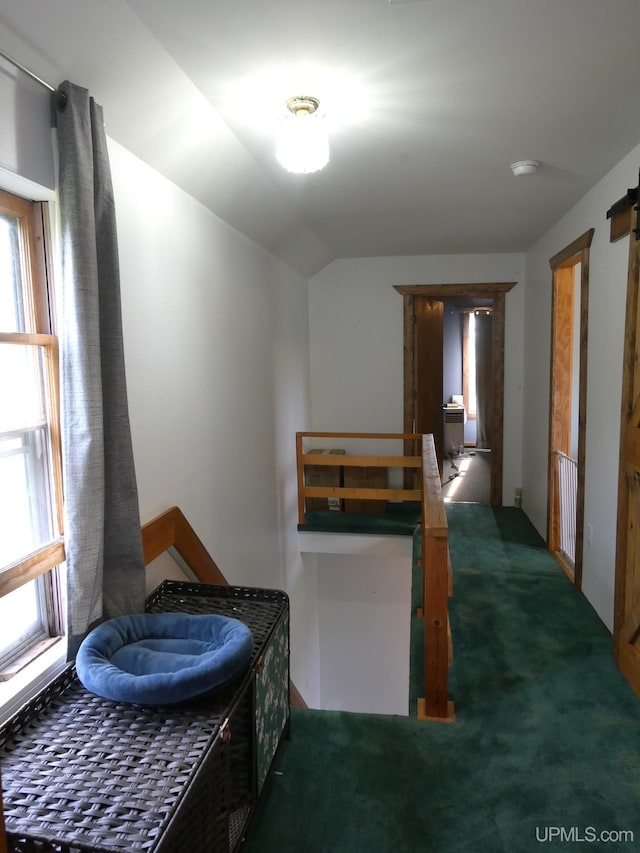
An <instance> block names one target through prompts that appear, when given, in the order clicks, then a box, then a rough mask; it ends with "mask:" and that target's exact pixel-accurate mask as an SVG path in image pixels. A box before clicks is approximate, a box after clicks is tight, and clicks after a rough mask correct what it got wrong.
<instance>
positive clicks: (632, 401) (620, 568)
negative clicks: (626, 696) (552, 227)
mask: <svg viewBox="0 0 640 853" xmlns="http://www.w3.org/2000/svg"><path fill="white" fill-rule="evenodd" d="M629 239H630V246H629V277H628V285H627V317H626V329H625V356H624V372H623V380H622V420H621V435H620V476H619V490H618V536H617V553H616V612H615V628H614V635H615V650H616V660H617V663H618V666H619V667H620V670H621V671H622V673H623V675H624V676H625V678H626V679H627V680H628V681H629V683H630V684H631V686H632V687H633V689H634V690H635V692H636V693H637V694H638V695H639V696H640V360H639V359H638V355H639V354H640V343H639V342H640V300H639V299H638V286H639V283H640V277H639V270H640V240H638V236H637V234H635V233H634V232H633V231H631V234H630V237H629Z"/></svg>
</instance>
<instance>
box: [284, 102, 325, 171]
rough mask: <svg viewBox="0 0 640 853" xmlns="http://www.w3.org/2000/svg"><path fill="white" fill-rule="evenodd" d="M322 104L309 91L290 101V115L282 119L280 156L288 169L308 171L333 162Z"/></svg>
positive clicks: (288, 104) (288, 107)
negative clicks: (330, 156) (330, 161)
mask: <svg viewBox="0 0 640 853" xmlns="http://www.w3.org/2000/svg"><path fill="white" fill-rule="evenodd" d="M319 107H320V101H319V100H318V99H317V98H312V97H310V96H309V95H296V96H295V97H294V98H289V100H288V101H287V109H288V110H289V115H286V116H285V117H284V118H283V120H282V124H281V127H280V132H279V134H278V140H277V144H276V157H277V158H278V161H279V162H280V163H281V165H282V166H284V168H285V169H286V170H287V171H288V172H294V173H296V174H305V175H307V174H310V173H311V172H317V171H319V170H320V169H323V168H324V167H325V166H326V165H327V163H328V162H329V137H328V135H327V128H326V122H325V118H324V116H323V115H321V114H320V112H319Z"/></svg>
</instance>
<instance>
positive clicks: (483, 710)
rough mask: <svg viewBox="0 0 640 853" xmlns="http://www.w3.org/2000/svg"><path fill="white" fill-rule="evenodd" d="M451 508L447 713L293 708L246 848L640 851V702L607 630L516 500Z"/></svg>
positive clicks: (416, 638)
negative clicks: (421, 716)
mask: <svg viewBox="0 0 640 853" xmlns="http://www.w3.org/2000/svg"><path fill="white" fill-rule="evenodd" d="M447 515H448V517H449V530H450V549H451V559H452V564H453V571H454V598H453V599H452V601H451V608H450V612H451V623H452V634H453V642H454V667H453V669H452V670H451V678H450V691H449V693H450V697H451V698H452V699H453V700H454V701H455V707H456V717H457V720H456V722H455V723H453V724H443V723H424V722H419V721H418V720H416V719H415V716H409V717H385V716H378V715H365V714H351V713H345V712H326V711H312V710H295V709H294V711H293V714H292V737H291V740H290V741H288V742H286V743H284V744H283V747H282V748H281V750H280V752H279V754H278V756H277V757H276V761H275V763H274V769H273V772H272V773H271V774H270V777H269V779H268V780H267V783H266V785H265V788H264V791H263V794H262V797H261V799H260V802H259V804H258V808H257V811H256V814H255V816H254V820H253V822H252V825H251V828H250V831H249V834H248V837H247V842H246V848H245V849H246V851H247V853H294V851H295V853H343V851H344V853H359V852H360V851H362V853H365V851H366V853H404V851H407V853H408V851H412V853H415V851H429V853H430V851H433V853H458V851H484V853H501V851H504V853H513V852H514V851H515V852H516V853H517V851H535V850H558V851H586V850H589V851H601V850H602V851H605V850H606V851H614V850H616V851H617V850H621V851H626V850H629V851H631V850H640V702H639V701H638V700H637V699H636V698H635V696H634V694H633V693H632V691H631V690H630V688H629V687H628V686H627V684H626V682H625V681H624V679H623V678H622V676H621V675H620V674H619V672H618V670H617V669H616V667H615V665H614V663H613V659H612V643H611V637H610V635H609V633H608V631H607V630H606V628H605V627H604V626H603V625H602V623H601V622H600V620H599V619H598V617H597V616H596V614H595V613H594V611H593V610H592V608H591V607H590V606H589V604H588V603H587V602H586V600H585V599H584V597H583V596H582V595H581V594H580V593H578V592H576V591H575V590H574V589H573V587H572V586H571V584H570V583H569V581H568V580H567V578H566V577H565V575H564V574H563V573H562V571H561V570H560V569H559V567H558V566H557V564H556V563H555V561H554V560H553V559H552V558H551V557H550V555H549V553H548V552H547V551H546V549H545V548H544V543H543V542H542V540H541V539H540V537H539V536H538V534H537V533H536V531H535V530H534V529H533V527H532V526H531V525H530V523H529V522H528V520H527V518H526V516H525V515H524V514H523V513H522V512H521V511H520V510H517V509H513V508H500V509H495V508H491V507H489V506H484V505H472V504H450V505H449V506H448V507H447ZM417 545H418V543H416V547H417ZM416 577H417V575H416ZM414 596H415V593H414ZM420 643H421V636H420V626H419V624H416V625H415V626H414V627H413V628H412V678H411V685H410V692H411V697H410V706H411V708H412V709H413V708H414V707H415V698H416V696H417V695H423V689H422V687H421V685H420V677H421V669H422V664H421V660H420V659H419V658H420V651H421V649H420ZM413 713H415V712H413ZM616 832H618V833H619V832H625V833H633V840H632V839H631V838H630V836H628V835H627V836H626V837H623V836H619V837H618V840H617V841H613V840H611V841H609V840H606V839H610V838H613V837H614V836H603V837H602V838H601V837H600V836H601V834H602V833H616Z"/></svg>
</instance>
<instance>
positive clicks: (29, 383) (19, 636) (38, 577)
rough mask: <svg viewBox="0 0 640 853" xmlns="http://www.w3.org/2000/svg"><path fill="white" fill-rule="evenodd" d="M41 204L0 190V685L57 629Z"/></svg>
mask: <svg viewBox="0 0 640 853" xmlns="http://www.w3.org/2000/svg"><path fill="white" fill-rule="evenodd" d="M46 218H47V208H46V205H42V204H38V203H34V202H28V201H25V200H24V199H21V198H18V197H17V196H12V195H9V194H8V193H3V192H0V531H1V534H0V681H1V680H6V679H8V678H10V677H11V676H12V675H13V674H15V672H17V671H18V670H19V669H20V668H21V667H22V666H23V665H24V664H25V663H27V662H29V661H30V660H31V659H33V657H34V656H36V655H37V654H38V653H39V652H40V651H42V650H44V649H45V648H47V646H48V645H50V644H51V642H52V638H55V637H59V636H60V635H61V634H62V633H63V625H62V608H61V594H60V583H59V577H58V568H57V567H58V565H59V564H60V563H62V562H63V560H64V548H63V543H62V522H61V505H62V485H61V460H60V441H59V406H58V342H57V338H56V337H55V335H54V334H52V332H53V331H54V329H53V325H54V323H53V317H52V310H51V298H50V297H51V286H50V285H51V282H50V275H49V274H48V265H47V257H46V244H47V241H46V239H45V238H46V237H47V236H48V229H47V221H46Z"/></svg>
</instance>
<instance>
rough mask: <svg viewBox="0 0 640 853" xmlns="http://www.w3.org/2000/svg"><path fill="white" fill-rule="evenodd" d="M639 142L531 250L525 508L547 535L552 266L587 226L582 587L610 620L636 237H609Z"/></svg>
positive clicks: (639, 154)
mask: <svg viewBox="0 0 640 853" xmlns="http://www.w3.org/2000/svg"><path fill="white" fill-rule="evenodd" d="M639 164H640V146H638V147H636V148H635V149H634V150H633V151H632V152H630V154H629V155H628V156H627V157H625V158H624V159H623V160H622V161H621V162H620V163H619V164H618V165H617V166H616V167H615V168H614V169H612V170H611V172H609V174H607V175H606V176H605V177H604V178H603V179H602V180H601V181H600V182H599V183H598V184H597V185H596V186H595V187H594V188H593V189H592V190H591V191H590V192H589V193H588V194H587V195H586V196H585V197H584V198H583V199H582V200H581V201H580V202H579V203H578V204H577V205H575V207H574V208H573V209H572V210H571V211H569V213H567V214H566V216H564V217H563V218H562V219H561V220H560V221H559V222H558V223H557V224H556V225H555V226H554V227H553V228H551V229H550V230H549V231H548V232H547V234H545V236H544V237H543V238H542V239H540V240H539V241H538V242H537V243H536V244H535V245H534V246H533V247H532V248H531V250H530V251H529V252H528V253H527V280H526V287H525V291H526V304H525V310H526V331H525V374H524V381H525V388H526V395H525V398H524V443H523V488H524V492H523V508H524V510H525V512H526V513H527V515H528V516H529V518H530V519H531V521H532V522H533V523H534V524H535V526H536V527H537V529H538V530H539V531H540V533H541V534H542V535H543V536H544V535H546V518H547V473H546V472H547V454H548V432H549V369H550V346H551V344H550V341H551V269H550V267H549V259H550V258H551V257H553V256H554V255H555V254H556V253H557V252H559V251H561V250H562V249H564V248H565V247H566V246H568V245H569V244H570V243H572V242H573V241H574V240H576V239H577V238H578V237H580V236H581V235H582V234H584V233H585V232H586V231H587V230H588V229H589V228H594V229H595V233H594V237H593V241H592V244H591V251H590V259H589V267H590V268H589V334H588V347H589V355H588V365H587V434H586V466H585V528H586V525H592V528H593V536H592V541H591V543H590V542H589V540H588V537H585V544H584V555H583V591H584V593H585V595H586V597H587V598H588V599H589V601H590V602H591V604H592V605H593V607H594V608H595V610H596V612H597V613H598V615H599V616H600V618H601V619H602V620H603V622H604V623H605V624H606V625H607V626H608V627H609V628H610V629H612V627H613V603H614V588H615V547H616V522H617V489H618V452H619V446H620V405H621V390H622V355H623V349H624V319H625V304H626V287H627V262H628V251H629V240H628V238H624V239H622V240H620V241H618V242H616V243H610V242H609V222H608V220H607V219H606V213H607V210H608V209H609V208H610V207H611V205H612V204H613V202H615V201H617V199H619V198H621V197H622V196H623V195H624V194H625V193H626V191H627V187H630V186H635V185H636V184H637V181H638V165H639Z"/></svg>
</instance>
